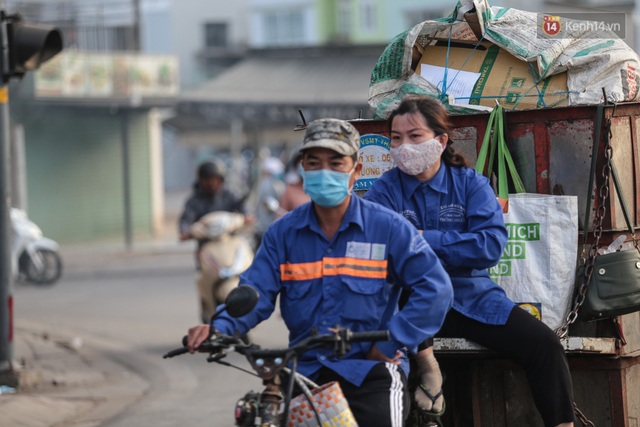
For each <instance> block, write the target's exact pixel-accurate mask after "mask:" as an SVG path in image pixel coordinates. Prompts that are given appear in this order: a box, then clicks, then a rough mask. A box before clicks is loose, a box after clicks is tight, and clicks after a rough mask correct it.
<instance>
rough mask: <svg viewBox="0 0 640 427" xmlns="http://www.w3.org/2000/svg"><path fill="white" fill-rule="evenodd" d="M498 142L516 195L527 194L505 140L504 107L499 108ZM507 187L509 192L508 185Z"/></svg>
mask: <svg viewBox="0 0 640 427" xmlns="http://www.w3.org/2000/svg"><path fill="white" fill-rule="evenodd" d="M498 123H499V125H498V142H499V144H501V145H502V147H503V148H502V155H503V156H504V160H505V161H506V162H507V168H508V169H509V173H510V175H511V181H513V187H514V190H515V192H516V193H525V192H526V191H525V189H524V184H523V183H522V180H521V179H520V174H518V169H516V165H515V163H514V162H513V158H512V157H511V153H510V152H509V148H508V147H507V142H506V141H505V139H504V116H503V114H502V106H499V115H498ZM505 178H506V177H505ZM505 185H506V186H507V191H508V185H507V184H506V183H505Z"/></svg>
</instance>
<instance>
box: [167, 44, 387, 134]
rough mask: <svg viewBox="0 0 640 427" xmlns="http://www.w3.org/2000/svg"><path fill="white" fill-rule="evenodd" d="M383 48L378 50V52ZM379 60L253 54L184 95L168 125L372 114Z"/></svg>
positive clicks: (291, 120) (276, 121)
mask: <svg viewBox="0 0 640 427" xmlns="http://www.w3.org/2000/svg"><path fill="white" fill-rule="evenodd" d="M381 51H382V48H381V49H380V52H381ZM378 58H379V54H378V53H374V54H368V55H330V54H327V55H317V56H316V55H309V56H303V55H300V56H298V57H291V56H290V57H286V58H283V57H250V58H247V59H244V60H242V61H241V62H239V63H238V64H236V65H235V66H233V67H231V68H230V69H228V70H227V71H225V72H224V73H222V74H221V75H219V76H218V77H216V78H215V79H212V80H211V81H209V82H207V83H205V84H204V85H202V86H200V87H198V88H197V89H195V90H192V91H189V92H187V93H185V94H184V95H182V96H181V97H180V99H179V102H178V105H177V115H176V117H174V118H172V119H170V120H169V121H168V122H167V123H168V124H170V125H173V126H177V127H184V128H191V129H193V128H194V127H206V126H217V125H218V126H219V125H228V123H229V122H230V121H231V120H233V119H234V118H235V119H240V120H242V121H243V123H245V125H247V126H251V125H252V124H255V125H269V124H274V125H275V124H289V125H294V124H296V123H300V122H301V119H300V116H299V114H298V109H302V110H303V112H304V114H305V118H306V119H307V120H313V119H316V118H320V117H337V118H343V119H355V118H358V117H363V118H369V117H371V116H370V113H369V106H368V104H367V99H368V92H369V81H370V80H371V71H372V70H373V67H374V65H375V63H376V61H377V60H378Z"/></svg>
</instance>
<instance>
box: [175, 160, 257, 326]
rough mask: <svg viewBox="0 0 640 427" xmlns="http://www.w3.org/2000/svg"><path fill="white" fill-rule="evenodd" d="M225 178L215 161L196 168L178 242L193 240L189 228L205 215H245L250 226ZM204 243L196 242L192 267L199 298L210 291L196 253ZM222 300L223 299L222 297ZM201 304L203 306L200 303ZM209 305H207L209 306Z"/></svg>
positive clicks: (250, 218)
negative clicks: (227, 213)
mask: <svg viewBox="0 0 640 427" xmlns="http://www.w3.org/2000/svg"><path fill="white" fill-rule="evenodd" d="M226 175H227V168H226V166H225V165H224V163H223V162H222V161H220V160H219V159H212V160H207V161H204V162H202V163H201V164H200V165H199V166H198V169H197V176H196V178H197V179H196V182H195V183H194V184H193V192H192V193H191V195H190V196H189V198H188V199H187V200H186V202H185V205H184V209H183V211H182V214H181V215H180V219H179V223H178V227H179V236H180V240H181V241H185V240H189V239H192V238H196V236H194V235H192V232H191V229H192V225H193V224H194V223H196V222H197V221H199V220H200V219H201V218H203V217H204V216H205V215H207V214H209V213H212V212H218V211H224V212H235V213H242V214H244V215H245V217H244V219H245V220H244V222H245V224H246V225H251V224H253V223H254V219H253V216H252V215H247V214H246V212H245V208H244V198H240V197H238V196H237V195H235V194H234V193H233V192H231V191H230V190H229V189H227V188H225V186H224V181H225V177H226ZM206 242H207V240H198V246H197V249H196V254H195V255H196V267H197V270H198V275H197V278H196V283H197V285H198V289H199V290H200V293H201V295H203V294H204V293H205V292H207V291H205V290H206V289H208V288H210V284H208V283H203V282H205V281H208V280H209V277H208V275H207V274H205V273H204V271H203V270H202V268H203V266H202V263H201V262H200V257H199V253H200V251H201V250H202V248H203V246H204V244H205V243H206ZM222 300H224V298H222ZM219 303H222V301H214V302H213V306H214V307H215V306H216V305H217V304H219ZM203 304H204V303H203ZM209 305H210V304H209ZM209 311H211V308H207V309H206V310H205V308H204V307H203V313H205V312H206V313H205V314H207V315H208V314H209V313H208V312H209Z"/></svg>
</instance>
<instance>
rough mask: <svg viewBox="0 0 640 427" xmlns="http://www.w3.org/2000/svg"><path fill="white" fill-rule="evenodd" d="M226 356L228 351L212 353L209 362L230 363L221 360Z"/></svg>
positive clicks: (208, 358)
mask: <svg viewBox="0 0 640 427" xmlns="http://www.w3.org/2000/svg"><path fill="white" fill-rule="evenodd" d="M225 357H227V353H215V354H210V355H209V357H207V362H209V363H212V362H216V363H221V364H223V365H228V363H223V362H221V360H222V359H224V358H225Z"/></svg>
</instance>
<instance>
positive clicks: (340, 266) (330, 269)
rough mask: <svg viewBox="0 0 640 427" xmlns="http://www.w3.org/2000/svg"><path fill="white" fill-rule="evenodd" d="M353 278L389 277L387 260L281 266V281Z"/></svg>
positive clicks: (331, 260) (339, 260)
mask: <svg viewBox="0 0 640 427" xmlns="http://www.w3.org/2000/svg"><path fill="white" fill-rule="evenodd" d="M338 275H345V276H352V277H362V278H367V279H384V278H386V277H387V260H370V259H359V258H348V257H345V258H323V260H322V261H316V262H304V263H297V264H291V263H287V264H280V279H281V280H283V281H285V280H311V279H320V278H322V277H323V276H338Z"/></svg>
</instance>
